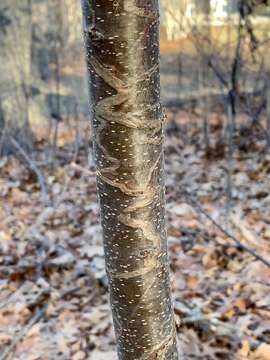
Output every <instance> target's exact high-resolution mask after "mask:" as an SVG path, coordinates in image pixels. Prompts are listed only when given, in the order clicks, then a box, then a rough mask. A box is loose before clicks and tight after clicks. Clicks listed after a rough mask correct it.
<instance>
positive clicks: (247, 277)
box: [0, 109, 270, 360]
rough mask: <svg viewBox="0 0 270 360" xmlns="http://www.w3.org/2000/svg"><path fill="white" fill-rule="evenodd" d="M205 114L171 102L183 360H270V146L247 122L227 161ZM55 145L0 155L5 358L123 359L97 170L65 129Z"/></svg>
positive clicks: (216, 122)
mask: <svg viewBox="0 0 270 360" xmlns="http://www.w3.org/2000/svg"><path fill="white" fill-rule="evenodd" d="M199 118H200V114H197V115H194V114H193V115H191V114H186V113H183V112H180V111H179V110H177V109H172V110H170V111H169V112H168V124H167V136H166V143H165V154H166V164H165V167H166V175H167V179H166V183H167V218H168V240H169V251H170V258H171V276H172V277H171V279H172V289H173V298H174V307H175V315H176V320H177V324H178V336H179V343H180V346H181V353H182V356H181V359H203V360H208V359H209V360H215V359H227V360H230V359H232V360H234V359H235V360H237V359H239V360H244V359H253V360H269V359H270V280H269V279H270V268H269V266H268V265H267V264H269V262H270V251H269V250H270V191H269V189H270V152H269V150H268V151H267V149H266V145H265V140H264V138H263V134H261V132H260V130H258V129H250V128H248V127H244V126H242V128H241V134H242V136H241V137H240V136H238V137H236V138H235V141H234V143H235V145H234V152H233V156H232V158H231V159H228V154H227V153H228V152H227V151H226V146H225V145H224V141H223V139H224V137H225V134H224V129H223V128H222V123H223V121H224V119H223V118H222V116H221V115H218V114H212V115H211V119H210V141H211V149H209V150H208V151H207V152H206V150H205V145H204V139H203V131H202V128H203V124H202V121H200V120H199ZM239 122H240V123H241V119H239ZM61 126H62V125H61ZM82 133H84V129H83V130H82ZM85 143H86V142H85ZM58 146H59V147H58V150H57V156H56V164H57V165H56V166H55V167H50V166H48V158H49V155H48V145H47V142H46V137H45V136H42V134H39V138H38V139H37V143H36V147H37V151H36V152H35V153H34V154H33V156H32V157H31V159H30V158H28V159H27V158H26V157H25V154H23V153H22V152H21V151H20V150H19V148H18V147H17V155H18V156H17V157H15V156H9V157H5V158H2V159H1V160H0V173H1V177H0V197H1V207H0V360H4V359H9V360H10V359H13V360H38V359H40V360H56V359H57V360H83V359H93V360H116V353H115V338H114V333H113V328H112V320H111V315H110V307H109V302H108V300H109V299H108V287H107V280H106V276H105V270H104V258H103V248H102V238H101V229H100V224H99V209H98V204H97V198H96V185H95V173H94V169H93V167H92V163H91V161H90V167H89V166H88V164H89V159H88V158H87V153H86V151H85V145H84V146H83V147H78V146H74V132H72V131H70V128H68V127H64V126H63V128H60V131H59V140H58ZM90 160H91V159H90ZM31 167H32V170H31V169H30V168H31ZM37 174H38V175H39V176H38V177H39V179H37ZM41 184H42V186H43V195H42V191H41V186H40V185H41ZM229 189H230V190H229ZM218 224H219V225H220V226H221V227H222V229H223V230H222V229H220V228H219V227H218ZM228 233H230V234H231V235H233V236H234V237H235V238H236V240H237V241H235V240H232V239H231V238H230V237H228V235H229V234H228ZM244 248H245V249H244ZM247 248H248V249H249V250H250V252H253V253H254V251H255V254H253V255H251V254H250V252H248V251H247ZM254 255H255V256H254ZM259 257H260V259H259ZM263 261H264V262H265V263H263Z"/></svg>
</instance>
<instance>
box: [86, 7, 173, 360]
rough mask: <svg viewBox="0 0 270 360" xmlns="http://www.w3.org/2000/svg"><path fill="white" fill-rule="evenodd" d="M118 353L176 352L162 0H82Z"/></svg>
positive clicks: (152, 355)
mask: <svg viewBox="0 0 270 360" xmlns="http://www.w3.org/2000/svg"><path fill="white" fill-rule="evenodd" d="M83 12H84V33H85V39H86V49H87V65H88V71H89V74H90V77H89V82H90V94H91V107H92V128H93V140H94V155H95V161H96V166H97V184H98V193H99V198H100V205H101V219H102V226H103V235H104V247H105V258H106V269H107V274H108V278H109V284H110V294H111V305H112V312H113V319H114V326H115V331H116V336H117V343H118V354H119V358H120V359H121V360H122V359H128V360H136V359H146V360H148V359H149V360H151V359H159V360H162V359H166V360H168V359H169V360H171V359H177V358H178V357H177V352H176V344H175V325H174V316H173V311H172V305H171V296H170V286H169V270H168V256H167V240H166V230H165V223H164V175H163V153H162V138H163V135H162V123H163V112H162V108H161V105H160V81H159V12H158V0H118V1H117V0H83Z"/></svg>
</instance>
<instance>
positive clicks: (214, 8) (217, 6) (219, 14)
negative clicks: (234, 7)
mask: <svg viewBox="0 0 270 360" xmlns="http://www.w3.org/2000/svg"><path fill="white" fill-rule="evenodd" d="M210 8H211V15H212V17H213V18H217V19H224V18H226V17H227V16H228V15H229V11H228V10H229V0H211V1H210Z"/></svg>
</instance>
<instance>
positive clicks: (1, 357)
mask: <svg viewBox="0 0 270 360" xmlns="http://www.w3.org/2000/svg"><path fill="white" fill-rule="evenodd" d="M46 308H47V305H46V304H45V305H44V306H43V307H42V308H40V309H37V310H36V312H35V314H34V315H33V316H32V317H31V319H30V320H29V321H28V323H27V324H26V326H25V327H24V328H22V330H21V331H20V332H19V333H18V335H16V336H15V337H14V338H13V340H12V342H11V344H10V345H9V346H8V347H7V348H6V349H5V350H4V351H3V352H2V354H1V355H0V360H5V359H6V358H7V356H8V355H10V354H11V353H12V352H13V351H14V350H15V348H16V346H17V344H18V342H20V341H21V340H22V339H23V338H24V337H25V336H26V335H27V333H28V332H29V331H30V330H31V328H32V327H33V326H34V325H35V324H36V323H37V322H38V321H39V320H40V319H41V318H42V316H43V315H44V313H45V311H46Z"/></svg>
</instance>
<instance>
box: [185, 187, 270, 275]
mask: <svg viewBox="0 0 270 360" xmlns="http://www.w3.org/2000/svg"><path fill="white" fill-rule="evenodd" d="M185 195H186V198H187V201H188V202H190V204H191V205H193V207H194V208H195V210H197V212H200V213H202V214H203V215H204V216H205V217H206V218H207V219H208V220H210V221H211V223H212V224H213V225H215V227H216V228H218V229H219V230H220V231H221V232H222V233H223V234H224V235H226V236H227V237H228V238H229V239H231V240H233V241H234V242H235V243H236V244H237V246H238V247H239V248H240V249H242V250H244V251H246V252H248V253H249V254H250V255H252V256H253V257H254V258H255V259H257V260H259V261H261V262H262V263H263V264H264V265H265V266H267V267H269V268H270V261H269V260H267V259H265V258H264V257H263V256H261V255H259V254H257V253H256V251H255V250H253V249H251V248H250V247H249V246H246V245H245V244H243V243H242V242H241V241H240V240H238V239H237V238H236V237H235V236H234V235H232V234H230V233H229V232H228V231H227V230H225V229H224V228H223V227H222V226H221V225H220V224H218V223H217V222H216V221H215V220H214V219H213V218H212V217H211V216H210V215H209V214H208V213H207V212H206V211H205V210H204V209H203V208H202V207H201V205H200V204H199V203H198V201H196V200H195V199H194V198H191V196H190V195H189V194H185Z"/></svg>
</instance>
